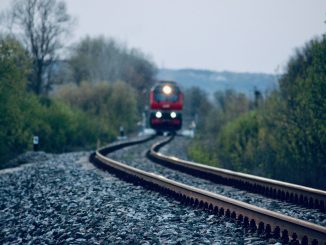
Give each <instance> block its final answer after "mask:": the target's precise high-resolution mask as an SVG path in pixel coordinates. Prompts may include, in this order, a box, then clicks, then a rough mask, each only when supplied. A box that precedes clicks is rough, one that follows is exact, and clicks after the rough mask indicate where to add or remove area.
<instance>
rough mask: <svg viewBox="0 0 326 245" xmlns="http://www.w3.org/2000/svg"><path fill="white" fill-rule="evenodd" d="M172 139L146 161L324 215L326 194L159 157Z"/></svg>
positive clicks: (275, 181)
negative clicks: (314, 210)
mask: <svg viewBox="0 0 326 245" xmlns="http://www.w3.org/2000/svg"><path fill="white" fill-rule="evenodd" d="M173 138H174V136H171V137H168V138H166V139H164V140H162V141H160V142H158V143H156V144H154V145H153V146H152V148H151V150H150V152H149V154H148V156H149V158H150V159H151V160H153V161H155V162H158V163H161V164H163V165H165V166H167V167H170V168H173V169H177V170H180V171H183V172H186V173H189V174H191V175H194V176H197V177H200V178H204V179H208V180H211V181H213V182H216V183H220V184H224V185H230V186H234V187H237V188H239V189H243V190H247V191H250V192H254V193H259V194H262V195H265V196H267V197H271V198H275V199H279V200H282V201H287V202H291V203H295V204H300V205H303V206H305V207H309V208H317V209H320V210H321V211H323V212H325V211H326V191H323V190H317V189H313V188H309V187H305V186H300V185H295V184H291V183H286V182H282V181H277V180H272V179H268V178H263V177H258V176H255V175H250V174H244V173H240V172H234V171H231V170H227V169H222V168H216V167H211V166H207V165H203V164H198V163H194V162H190V161H185V160H181V159H178V158H176V157H173V156H165V155H163V154H161V153H159V152H158V151H159V149H160V148H161V147H163V146H164V145H166V144H168V143H169V142H170V141H171V140H173Z"/></svg>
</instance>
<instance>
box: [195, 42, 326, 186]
mask: <svg viewBox="0 0 326 245" xmlns="http://www.w3.org/2000/svg"><path fill="white" fill-rule="evenodd" d="M325 54H326V36H323V37H322V38H319V39H314V40H312V41H310V42H309V43H307V44H306V46H305V47H304V48H303V49H301V50H297V52H296V54H295V55H294V56H293V57H292V58H291V59H290V61H289V63H288V66H287V71H286V73H285V74H284V75H282V77H281V78H280V80H279V85H280V90H279V91H274V92H272V93H270V94H269V95H268V96H267V97H266V98H265V99H264V100H263V99H261V101H260V103H252V102H249V100H248V99H246V98H245V97H243V96H241V95H239V94H238V95H237V94H235V93H234V92H226V93H217V94H215V97H216V102H217V104H215V106H214V110H213V111H214V113H210V114H207V117H206V118H203V120H204V121H205V122H206V123H204V124H203V127H202V128H201V129H200V130H198V132H199V136H197V138H196V139H195V143H194V144H193V145H192V146H191V147H190V148H189V151H190V154H191V155H192V156H193V157H194V159H195V160H197V161H201V160H204V161H208V162H209V163H210V164H212V160H213V162H215V165H220V166H222V167H226V168H230V169H234V170H237V171H244V172H250V173H254V174H260V175H264V176H268V177H271V178H275V179H281V180H285V181H289V182H294V183H298V184H303V185H308V186H312V187H317V188H326V181H325V178H324V177H325V176H326V164H325V163H326V151H325V149H326V124H325V122H326V116H325V115H326V100H325V97H326V66H325V64H326V55H325ZM254 105H255V106H254ZM257 106H258V108H257ZM207 122H214V123H212V124H213V125H215V126H209V124H208V123H207ZM203 135H205V137H203ZM207 142H209V143H207ZM198 145H202V146H200V147H198Z"/></svg>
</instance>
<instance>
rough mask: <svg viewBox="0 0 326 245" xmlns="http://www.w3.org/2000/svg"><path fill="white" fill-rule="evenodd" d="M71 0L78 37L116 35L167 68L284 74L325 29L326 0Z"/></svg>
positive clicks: (1, 4)
mask: <svg viewBox="0 0 326 245" xmlns="http://www.w3.org/2000/svg"><path fill="white" fill-rule="evenodd" d="M65 1H66V3H67V6H68V11H69V13H70V14H71V15H73V16H75V17H76V18H77V20H78V21H77V26H76V28H75V31H74V36H73V40H78V39H79V38H81V37H84V36H85V35H90V36H98V35H104V36H106V37H113V38H115V39H117V40H119V41H121V42H123V43H125V44H126V45H127V46H128V47H136V48H139V49H141V50H142V51H143V52H144V53H146V54H147V55H149V56H150V57H151V58H152V60H153V61H154V62H155V63H156V64H157V66H158V67H160V68H162V67H163V68H200V69H210V70H217V71H222V70H229V71H239V72H266V73H275V71H277V69H279V70H278V71H279V72H280V71H282V68H283V67H284V66H285V64H286V62H287V60H288V58H289V56H290V55H291V54H293V53H294V50H295V48H296V47H301V46H303V44H304V43H305V42H306V41H308V40H310V39H311V38H313V37H316V36H320V35H321V34H322V33H326V24H325V23H324V22H325V20H326V1H325V0H249V1H248V0H246V1H244V0H65ZM9 2H11V0H0V10H2V9H4V8H5V7H6V6H7V5H8V3H9Z"/></svg>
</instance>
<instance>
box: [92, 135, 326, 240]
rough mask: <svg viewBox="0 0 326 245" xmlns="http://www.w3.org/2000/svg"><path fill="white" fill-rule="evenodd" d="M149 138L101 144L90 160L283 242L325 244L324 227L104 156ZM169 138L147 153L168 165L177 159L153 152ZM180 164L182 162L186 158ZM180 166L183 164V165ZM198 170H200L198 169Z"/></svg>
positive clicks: (122, 176)
mask: <svg viewBox="0 0 326 245" xmlns="http://www.w3.org/2000/svg"><path fill="white" fill-rule="evenodd" d="M152 138H153V137H149V138H146V139H142V140H136V141H130V142H124V143H118V144H115V145H111V146H109V147H104V148H101V149H99V150H97V151H96V152H95V153H93V154H92V155H91V156H90V160H91V162H93V163H94V164H95V165H97V166H98V167H101V168H104V169H107V170H109V171H110V172H113V173H115V174H116V175H117V176H119V177H121V178H123V179H125V180H127V181H129V182H133V183H136V184H141V185H143V186H145V187H147V188H150V189H153V190H156V191H159V192H161V193H164V194H166V195H169V196H172V197H174V198H176V199H178V200H180V201H181V202H182V203H185V204H189V205H193V206H197V207H200V208H203V209H206V210H208V211H210V212H213V213H215V214H217V215H225V216H227V217H230V218H233V219H235V220H236V221H237V222H238V223H240V224H242V225H243V226H245V227H247V228H248V229H250V230H252V231H257V232H258V233H265V234H266V235H267V236H273V237H275V238H279V239H281V240H283V241H284V242H288V241H289V240H291V241H292V242H297V243H299V241H300V244H326V228H325V227H322V226H319V225H316V224H312V223H309V222H306V221H302V220H299V219H295V218H292V217H289V216H285V215H282V214H279V213H276V212H272V211H269V210H266V209H263V208H259V207H256V206H254V205H250V204H247V203H244V202H241V201H237V200H234V199H231V198H227V197H225V196H222V195H218V194H215V193H212V192H208V191H205V190H201V189H198V188H195V187H192V186H189V185H185V184H182V183H179V182H176V181H173V180H169V179H167V178H165V177H163V176H160V175H157V174H153V173H148V172H145V171H142V170H139V169H136V168H133V167H130V166H128V165H125V164H123V163H120V162H118V161H115V160H112V159H110V158H108V157H106V155H107V154H108V153H110V152H113V151H116V150H118V149H121V148H124V147H127V146H131V145H134V144H140V143H144V142H146V141H149V140H151V139H152ZM170 140H172V137H170V138H168V139H166V140H164V141H161V142H159V143H157V144H155V145H154V146H153V147H152V149H151V151H150V155H151V157H152V158H155V157H156V161H160V163H163V164H168V165H170V164H172V160H173V161H174V162H175V161H177V160H179V159H176V158H173V157H166V156H163V155H162V154H159V153H158V152H157V151H158V149H159V148H160V147H162V146H163V145H164V144H167V143H168V142H169V141H170ZM165 159H167V160H165ZM164 161H165V162H164ZM174 164H175V163H174ZM182 164H186V161H184V162H183V163H182ZM187 164H188V162H187ZM174 166H176V165H174ZM195 166H196V165H195ZM178 168H180V167H178ZM183 168H186V167H185V166H183ZM192 171H193V170H192ZM198 171H199V170H198V169H196V174H198ZM200 171H203V170H202V169H200ZM201 174H203V173H201ZM206 174H207V172H206ZM240 176H241V175H240ZM241 177H243V176H241Z"/></svg>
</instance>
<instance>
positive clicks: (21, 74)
mask: <svg viewBox="0 0 326 245" xmlns="http://www.w3.org/2000/svg"><path fill="white" fill-rule="evenodd" d="M28 65H29V59H28V56H27V54H26V52H25V51H24V49H23V48H22V46H21V45H20V44H19V43H18V42H17V41H16V40H14V39H12V38H8V37H1V39H0V115H1V116H0V139H1V140H0V156H1V158H6V157H8V155H9V154H10V152H19V151H20V148H22V147H24V146H25V145H26V141H27V135H26V130H25V127H26V122H25V120H24V115H25V112H24V111H23V110H21V107H22V106H23V105H24V103H25V98H26V97H25V95H26V93H25V92H24V91H25V86H26V79H25V77H26V75H27V74H28Z"/></svg>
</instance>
